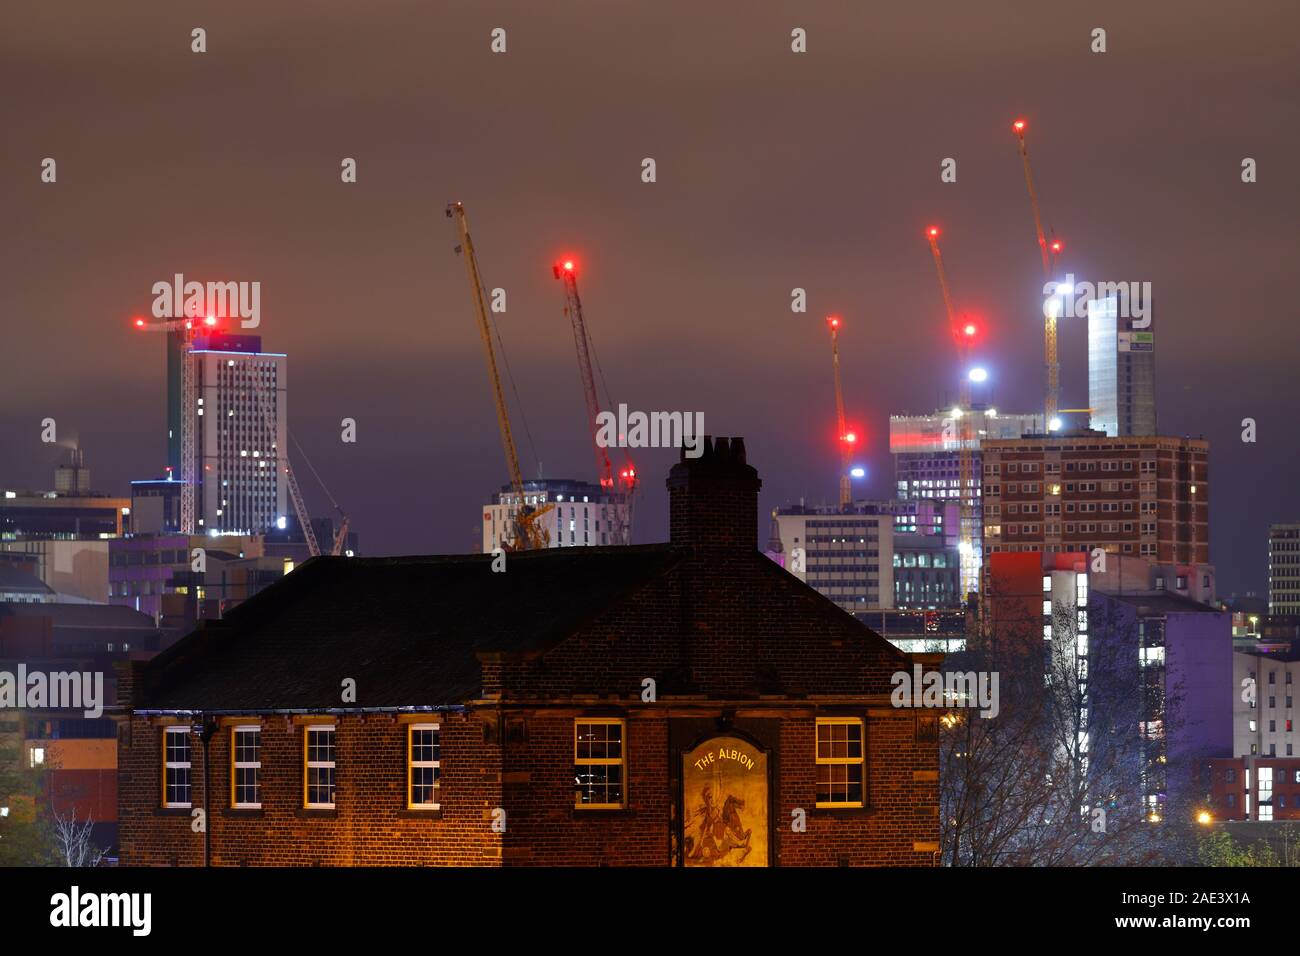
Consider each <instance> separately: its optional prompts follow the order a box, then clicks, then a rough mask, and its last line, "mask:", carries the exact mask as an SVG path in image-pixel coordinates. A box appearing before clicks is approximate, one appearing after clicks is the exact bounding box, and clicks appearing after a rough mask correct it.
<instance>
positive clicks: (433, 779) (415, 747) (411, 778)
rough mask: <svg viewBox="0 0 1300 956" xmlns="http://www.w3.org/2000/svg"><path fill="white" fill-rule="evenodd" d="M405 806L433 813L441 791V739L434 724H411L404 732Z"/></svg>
mask: <svg viewBox="0 0 1300 956" xmlns="http://www.w3.org/2000/svg"><path fill="white" fill-rule="evenodd" d="M406 739H407V762H406V781H407V783H406V806H407V809H409V810H437V809H438V807H439V806H440V804H439V802H438V798H439V796H440V795H441V792H442V789H441V788H442V737H441V734H440V733H439V728H438V725H437V724H411V725H410V727H409V728H408V729H407V738H406Z"/></svg>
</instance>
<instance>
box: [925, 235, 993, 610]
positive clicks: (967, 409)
mask: <svg viewBox="0 0 1300 956" xmlns="http://www.w3.org/2000/svg"><path fill="white" fill-rule="evenodd" d="M926 238H927V239H928V240H929V242H930V252H931V253H932V254H933V255H934V268H935V271H936V272H937V273H938V275H939V289H940V291H941V292H942V293H943V305H944V309H945V311H946V312H947V315H948V327H949V329H950V331H951V333H952V336H953V339H954V340H955V341H956V343H957V348H958V353H959V355H960V357H961V372H962V375H961V390H960V399H959V401H958V407H957V409H956V411H957V420H956V425H957V429H956V431H957V436H956V438H957V463H958V467H957V476H958V478H957V480H958V491H957V505H958V509H959V513H960V516H961V517H960V522H961V528H960V534H959V536H958V544H957V550H958V556H959V562H960V566H961V588H962V594H964V595H970V594H973V593H977V592H978V591H979V586H980V575H981V564H982V562H981V558H980V556H981V554H982V552H983V542H982V541H978V540H977V537H978V536H979V534H980V533H981V529H979V528H978V527H977V526H976V525H977V522H976V520H975V480H974V479H975V476H974V468H973V467H972V464H973V463H972V453H973V449H972V447H971V446H972V445H973V444H974V438H973V435H972V434H971V427H972V426H971V422H972V420H973V418H974V414H973V411H972V409H971V396H970V379H969V378H968V377H967V375H966V367H967V365H968V364H969V359H970V346H971V340H972V339H973V338H974V337H975V333H976V331H977V330H976V328H975V326H974V325H973V324H969V323H967V324H964V325H961V324H959V323H958V321H957V313H956V310H955V309H954V308H953V305H952V292H951V290H950V289H949V287H948V271H947V270H946V269H945V268H944V265H943V254H942V253H941V252H940V251H939V230H938V229H937V228H935V227H933V226H931V227H930V228H929V229H927V230H926Z"/></svg>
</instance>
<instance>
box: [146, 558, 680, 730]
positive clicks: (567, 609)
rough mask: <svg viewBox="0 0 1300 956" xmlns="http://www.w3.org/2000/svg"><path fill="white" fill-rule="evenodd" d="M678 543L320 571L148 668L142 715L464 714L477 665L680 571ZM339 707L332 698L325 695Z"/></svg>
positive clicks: (274, 589) (210, 627)
mask: <svg viewBox="0 0 1300 956" xmlns="http://www.w3.org/2000/svg"><path fill="white" fill-rule="evenodd" d="M679 559H680V555H679V554H678V553H676V552H674V551H673V550H672V549H671V548H670V546H669V545H667V544H656V545H638V546H634V547H606V548H564V549H553V550H548V551H541V552H534V553H526V552H525V553H519V554H510V555H508V556H507V558H506V560H507V565H506V571H505V572H504V573H493V572H492V571H491V570H490V568H489V567H488V566H489V565H490V564H491V562H492V560H493V559H492V555H490V554H486V555H483V554H474V555H445V556H432V557H388V558H345V557H330V556H322V557H318V558H312V559H311V560H309V561H307V562H305V563H304V564H302V565H301V566H299V567H298V568H297V569H296V570H294V571H293V572H292V573H290V574H288V575H286V576H285V577H284V578H283V579H281V580H279V581H277V582H276V583H275V584H272V585H271V586H270V587H268V588H266V589H264V590H263V591H261V592H260V593H258V594H257V595H255V596H254V597H252V598H250V599H249V600H247V601H245V602H243V603H242V604H240V605H239V606H237V607H236V608H234V609H233V610H232V611H231V612H230V613H229V614H227V615H226V617H225V618H224V619H223V620H221V621H211V622H205V623H204V625H203V626H201V627H200V628H199V629H198V630H196V631H194V632H193V633H191V634H189V635H187V636H186V637H185V638H183V639H181V640H180V641H179V642H178V643H177V644H175V645H174V646H173V647H171V648H169V649H168V650H166V651H164V652H163V653H162V654H159V655H158V656H157V657H156V658H154V659H153V660H152V661H150V662H148V663H147V664H145V665H144V667H143V668H142V670H141V672H140V676H139V679H138V684H137V688H136V695H135V700H134V702H133V706H134V707H135V708H136V709H142V710H213V711H215V710H226V711H263V712H265V711H272V710H295V709H304V710H307V709H319V708H320V707H322V706H336V707H344V706H347V705H344V704H343V703H342V700H341V682H342V680H343V679H344V678H352V679H354V680H356V681H357V703H356V705H355V706H359V707H411V706H440V705H452V704H457V703H460V702H464V701H467V700H473V699H476V698H477V697H478V696H479V695H480V693H481V690H482V687H481V671H480V663H479V657H478V655H479V654H481V653H492V652H529V651H536V650H541V649H544V648H546V647H548V646H550V645H551V644H552V643H554V642H556V641H558V640H559V639H561V638H562V637H564V636H566V635H567V634H569V633H571V632H572V631H573V630H575V629H576V628H578V627H579V626H581V625H582V624H583V623H584V622H585V621H586V620H588V619H590V618H592V617H594V616H595V615H596V614H598V613H599V612H600V611H601V610H602V609H603V608H606V607H608V606H609V605H610V604H612V603H614V602H615V601H617V600H618V599H620V598H621V597H622V596H623V595H625V594H628V593H630V592H631V591H633V590H634V589H636V588H637V587H638V586H639V585H640V584H642V583H644V582H646V581H649V580H651V579H652V578H654V577H657V576H658V575H660V574H661V573H663V572H664V571H666V570H668V569H669V568H670V567H672V566H673V565H674V564H675V563H676V562H677V561H678V560H679ZM323 693H328V695H329V696H328V697H325V698H324V699H322V694H323Z"/></svg>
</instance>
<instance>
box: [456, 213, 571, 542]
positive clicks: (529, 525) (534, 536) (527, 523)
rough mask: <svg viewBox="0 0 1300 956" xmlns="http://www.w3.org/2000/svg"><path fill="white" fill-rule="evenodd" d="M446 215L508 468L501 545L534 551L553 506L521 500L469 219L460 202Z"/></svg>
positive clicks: (545, 537)
mask: <svg viewBox="0 0 1300 956" xmlns="http://www.w3.org/2000/svg"><path fill="white" fill-rule="evenodd" d="M447 218H448V219H452V220H454V221H455V223H456V234H457V236H458V237H459V239H460V242H459V244H458V245H457V246H456V251H457V252H460V253H463V254H464V256H465V271H466V273H467V275H468V277H469V288H470V295H471V296H472V298H473V300H474V314H475V317H476V318H477V320H478V331H479V337H480V338H481V339H482V340H483V353H484V356H485V358H486V361H487V370H488V381H489V383H490V384H491V386H492V397H493V399H494V400H495V401H496V408H497V425H498V426H499V427H500V429H501V447H502V449H503V450H504V451H505V455H506V467H507V468H508V469H509V471H510V486H511V488H512V489H513V490H514V493H515V497H516V499H517V501H516V510H515V515H514V534H513V536H512V538H511V540H510V541H508V542H503V543H502V544H503V547H504V548H505V549H506V550H510V551H524V550H536V549H540V548H545V547H547V546H548V545H549V544H550V536H549V535H548V534H547V532H546V529H545V528H543V527H542V526H541V524H540V522H539V520H538V519H540V518H541V517H542V515H544V514H546V513H547V512H548V511H550V510H551V509H552V508H554V507H555V505H554V504H553V503H551V502H547V503H546V504H544V505H542V506H540V507H536V508H535V507H533V506H532V505H530V504H527V503H526V501H525V500H524V477H523V473H522V472H521V471H520V470H519V453H518V452H517V451H516V450H515V439H514V435H513V434H512V433H511V431H510V412H509V410H508V409H507V407H506V399H505V394H504V392H502V390H501V375H500V373H499V372H498V371H497V358H496V351H495V350H494V349H493V347H492V325H491V321H490V320H489V319H488V310H487V298H486V296H485V295H484V292H483V279H482V277H481V275H480V274H479V271H478V259H477V257H476V256H475V255H474V243H473V241H472V240H471V239H470V236H469V221H468V220H467V219H466V217H465V205H464V203H459V202H451V203H448V204H447Z"/></svg>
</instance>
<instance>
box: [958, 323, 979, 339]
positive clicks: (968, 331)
mask: <svg viewBox="0 0 1300 956" xmlns="http://www.w3.org/2000/svg"><path fill="white" fill-rule="evenodd" d="M961 331H962V334H963V335H965V336H966V338H968V339H973V338H975V336H976V335H977V334H978V333H979V327H978V326H977V325H976V324H975V323H974V322H967V323H966V324H965V325H964V326H962V329H961Z"/></svg>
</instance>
